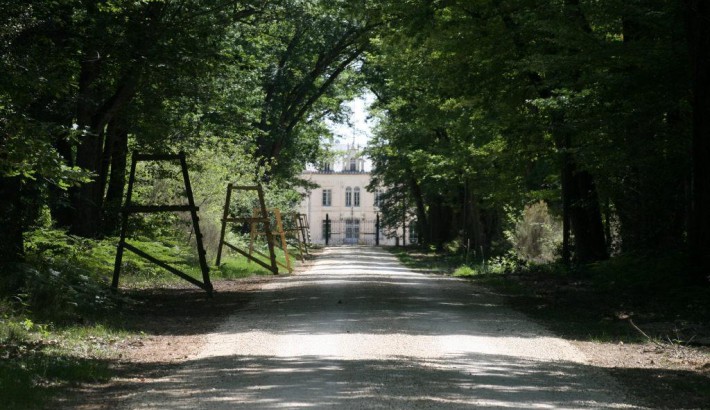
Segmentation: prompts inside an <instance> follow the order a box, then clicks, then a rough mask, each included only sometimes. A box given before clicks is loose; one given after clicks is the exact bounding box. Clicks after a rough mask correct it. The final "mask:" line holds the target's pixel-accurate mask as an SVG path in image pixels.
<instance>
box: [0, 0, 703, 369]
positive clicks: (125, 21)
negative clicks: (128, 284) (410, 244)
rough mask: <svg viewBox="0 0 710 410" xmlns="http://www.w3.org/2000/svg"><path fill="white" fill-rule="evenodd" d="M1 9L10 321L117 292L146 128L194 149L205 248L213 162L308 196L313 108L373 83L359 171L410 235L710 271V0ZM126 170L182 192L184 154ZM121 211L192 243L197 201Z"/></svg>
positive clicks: (108, 306) (281, 194)
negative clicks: (189, 213)
mask: <svg viewBox="0 0 710 410" xmlns="http://www.w3.org/2000/svg"><path fill="white" fill-rule="evenodd" d="M0 17H1V18H0V73H1V75H0V315H2V317H1V318H0V320H2V324H1V325H0V326H2V327H3V330H2V333H0V339H2V340H10V339H12V338H13V337H18V336H17V335H16V333H18V332H19V333H22V329H25V330H27V331H30V330H32V329H33V325H32V323H33V321H34V322H37V323H56V324H59V323H70V322H76V321H77V318H82V319H81V320H85V318H86V317H90V316H91V315H92V314H95V313H96V312H97V311H102V310H105V311H109V312H110V311H113V310H114V309H117V306H119V305H120V298H121V296H120V295H119V296H117V295H115V294H113V293H111V292H110V291H109V289H108V283H109V280H110V273H111V272H112V269H113V266H112V264H113V258H114V256H115V246H116V242H117V235H118V231H119V228H120V224H121V206H122V203H123V201H124V199H125V194H126V188H127V178H128V173H129V168H130V164H131V157H132V155H133V153H134V152H140V153H153V154H170V153H172V154H175V153H178V152H185V153H186V155H187V161H188V164H189V168H190V175H191V178H192V187H193V189H194V191H195V200H196V202H197V204H198V205H199V206H200V224H201V225H202V226H201V227H202V230H203V233H204V238H205V246H206V247H207V252H208V258H213V257H214V252H215V249H214V248H215V246H216V241H217V239H216V238H217V237H218V234H219V226H220V218H221V213H222V207H223V205H224V194H225V190H226V186H227V184H228V183H241V184H253V183H260V184H262V185H263V186H264V189H265V191H266V195H267V199H268V202H269V203H270V204H271V206H278V207H281V208H282V209H284V210H289V209H296V207H297V206H298V203H299V201H300V199H301V196H300V195H301V193H302V192H304V190H305V189H308V188H309V187H308V186H307V184H306V183H305V182H304V181H303V180H301V179H300V178H299V175H300V173H301V172H302V171H303V170H304V169H305V167H306V166H307V165H308V164H317V163H319V162H321V161H322V160H323V159H324V158H325V157H326V156H327V155H329V150H328V147H329V144H331V143H332V142H333V140H334V136H333V135H332V131H331V130H330V129H329V127H328V126H327V123H328V122H329V121H333V122H347V119H348V115H349V114H350V113H349V112H348V108H347V107H346V105H345V103H346V102H347V101H350V100H352V99H354V98H357V97H358V96H361V95H363V94H365V93H372V94H374V95H375V97H376V98H375V103H374V104H373V105H372V107H371V108H370V115H371V116H373V117H375V118H377V122H378V125H377V127H376V128H375V130H374V135H373V137H372V140H371V142H370V144H369V146H368V148H367V151H366V152H367V155H368V156H369V157H370V158H371V159H372V161H373V164H374V171H373V179H372V184H371V186H370V189H372V190H375V189H384V190H385V194H384V195H383V197H382V201H383V202H382V218H383V223H384V224H385V226H388V227H390V228H396V227H398V226H400V225H401V224H408V222H407V221H416V223H414V224H411V227H412V229H416V232H417V237H418V238H419V244H418V245H417V247H418V249H422V250H424V251H427V252H435V253H448V254H458V255H464V254H465V262H466V263H467V264H469V265H470V266H471V267H472V269H476V267H475V266H478V265H476V264H481V263H482V264H483V265H484V266H491V264H494V263H497V264H498V266H499V267H500V269H501V271H505V272H511V271H514V272H518V271H524V270H525V269H531V266H538V267H539V266H548V267H554V269H558V270H560V269H561V270H563V271H565V272H571V271H576V270H579V269H586V268H585V267H592V272H595V271H598V270H599V269H604V267H605V266H614V265H613V263H614V262H615V261H624V263H626V262H629V263H631V264H634V263H636V262H639V263H643V266H644V267H653V266H656V267H657V269H658V270H659V271H658V272H655V273H654V274H657V275H659V276H660V277H661V278H662V280H663V281H667V280H670V281H672V282H673V283H678V282H680V283H683V284H684V286H685V285H687V286H690V287H693V288H703V287H705V288H707V286H708V284H709V283H710V282H709V277H710V275H709V274H710V24H708V23H709V22H710V4H709V3H708V2H705V1H702V0H631V1H622V0H599V1H598V0H543V1H539V0H383V1H373V0H176V1H172V0H170V1H169V0H101V1H94V0H51V1H50V0H31V1H20V2H18V1H15V0H0ZM137 175H138V181H139V182H137V186H136V190H135V192H134V200H136V201H142V203H146V204H166V203H175V202H176V201H180V200H181V199H182V198H184V193H183V192H182V185H181V183H182V182H181V180H180V179H179V178H178V176H177V175H179V169H178V168H176V167H174V166H162V165H156V164H146V165H141V166H140V167H139V168H138V170H137ZM310 188H313V187H310ZM403 221H404V222H403ZM407 229H409V226H407ZM131 230H132V232H133V235H134V236H135V237H136V240H137V241H139V243H142V244H143V245H144V246H148V247H151V246H156V247H157V245H156V244H163V245H167V246H168V247H169V248H170V249H172V252H173V254H170V255H169V256H170V257H174V256H175V255H178V256H185V255H186V254H189V253H190V252H193V248H192V247H193V246H194V238H193V236H192V235H191V233H192V232H191V225H190V223H189V218H187V217H183V216H181V215H159V216H156V215H146V216H144V217H141V218H135V219H132V220H131ZM229 234H230V235H232V236H233V237H234V238H237V239H235V240H239V239H238V238H239V237H240V235H241V232H239V231H234V232H230V233H229ZM176 249H177V250H176ZM161 252H162V251H161ZM469 258H470V260H469ZM655 261H662V262H658V263H656V262H655ZM125 263H126V266H125V267H124V270H126V271H128V272H129V276H130V275H134V276H135V277H136V278H138V279H134V280H137V281H140V280H144V279H145V281H147V282H149V283H150V282H152V281H157V280H159V279H157V278H158V277H159V276H161V275H162V274H160V273H156V272H157V271H158V269H157V268H155V267H151V266H148V264H146V263H142V262H138V261H136V260H131V259H129V260H127V261H126V262H125ZM235 263H236V262H235ZM604 264H608V265H604ZM669 265H670V266H671V268H670V269H667V268H668V266H669ZM213 269H214V270H215V271H216V272H215V274H216V275H225V276H228V275H229V272H226V271H225V269H222V270H221V271H220V269H221V268H220V269H217V268H213ZM644 274H645V273H642V275H641V276H644ZM639 286H643V285H639ZM28 321H29V322H28ZM13 329H14V330H13ZM34 329H35V330H36V329H38V328H37V326H35V327H34ZM3 343H5V342H3ZM1 379H2V378H1V377H0V380H1Z"/></svg>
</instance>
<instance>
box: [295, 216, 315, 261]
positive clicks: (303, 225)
mask: <svg viewBox="0 0 710 410" xmlns="http://www.w3.org/2000/svg"><path fill="white" fill-rule="evenodd" d="M295 218H296V221H295V222H296V228H297V229H298V232H297V235H298V236H299V237H298V240H299V241H300V242H301V243H302V244H303V249H304V250H305V253H306V255H308V254H309V253H308V247H309V246H310V245H311V231H310V227H309V226H308V216H307V215H306V214H299V213H297V214H296V215H295Z"/></svg>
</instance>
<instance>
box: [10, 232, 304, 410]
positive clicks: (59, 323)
mask: <svg viewBox="0 0 710 410" xmlns="http://www.w3.org/2000/svg"><path fill="white" fill-rule="evenodd" d="M233 240H238V238H237V239H233ZM117 242H118V240H117V238H107V239H104V240H89V239H84V238H78V237H74V236H71V235H67V234H66V233H64V232H62V231H59V230H56V229H49V228H45V229H37V230H35V231H33V232H30V233H29V234H28V235H27V236H26V257H25V261H24V262H23V263H21V264H15V265H12V266H8V265H5V266H2V268H1V270H2V275H0V398H2V405H1V406H2V408H8V409H13V408H18V409H25V408H44V407H47V403H49V402H51V400H52V398H53V397H56V396H57V394H58V393H60V392H62V391H63V389H65V388H66V387H68V386H75V385H77V384H79V383H84V382H95V381H105V380H108V379H109V378H110V377H111V375H112V371H111V368H110V363H111V361H112V360H114V359H115V355H116V354H117V350H116V349H115V348H114V347H115V346H116V345H117V344H120V343H122V341H125V340H126V339H130V338H133V337H140V334H137V333H136V330H133V331H126V330H124V329H126V328H129V327H127V326H126V322H125V321H126V320H127V318H126V317H124V315H123V311H124V307H126V306H127V305H131V304H135V303H140V302H139V301H136V300H133V299H132V298H131V297H130V296H129V295H130V294H131V292H125V291H119V292H112V291H111V290H110V287H109V284H110V282H111V278H112V275H113V266H114V258H115V256H116V244H117ZM129 242H130V243H131V244H133V245H134V246H136V247H138V248H140V249H142V250H144V251H145V252H147V253H149V254H151V255H153V256H155V257H157V258H158V259H160V260H163V261H165V262H168V263H169V264H170V265H172V266H175V267H177V268H178V269H180V270H182V271H183V272H185V273H187V274H188V275H190V276H193V277H195V278H197V279H200V280H201V279H202V272H201V270H200V268H199V261H198V258H197V253H196V251H195V250H194V249H193V247H192V246H189V245H187V244H186V243H184V242H185V241H180V240H176V239H174V238H171V237H169V236H161V237H156V238H148V237H134V238H132V239H130V240H129ZM263 248H264V247H263V246H261V247H258V248H257V249H258V250H260V251H262V252H264V251H265V249H263ZM277 257H278V259H279V260H280V261H281V262H282V263H283V262H284V261H285V259H284V256H283V254H282V252H280V251H278V250H277ZM294 261H295V255H293V256H292V262H294ZM208 264H209V265H210V276H211V278H212V279H213V281H214V280H218V279H236V278H242V277H247V276H251V275H270V274H271V272H269V271H268V270H266V269H264V268H262V267H261V266H259V265H258V264H256V263H249V262H247V261H246V260H245V259H244V258H242V257H235V256H234V255H230V254H226V255H225V258H224V259H223V264H222V266H220V267H219V268H217V267H215V266H213V265H214V262H213V261H211V260H208ZM165 286H167V287H175V286H185V282H184V281H183V280H182V279H180V278H178V277H177V276H174V275H172V274H170V273H169V272H166V271H165V270H163V269H162V268H160V267H158V266H156V265H154V264H152V263H150V262H148V261H146V260H144V259H141V258H139V257H137V256H135V255H133V254H132V253H130V252H128V251H126V252H125V253H124V258H123V263H122V269H121V277H120V288H121V289H125V288H130V289H146V288H155V287H165ZM188 286H191V285H188Z"/></svg>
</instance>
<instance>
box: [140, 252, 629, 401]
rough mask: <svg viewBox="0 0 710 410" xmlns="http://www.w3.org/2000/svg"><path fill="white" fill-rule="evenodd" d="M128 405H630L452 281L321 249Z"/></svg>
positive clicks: (599, 378) (539, 336) (559, 350)
mask: <svg viewBox="0 0 710 410" xmlns="http://www.w3.org/2000/svg"><path fill="white" fill-rule="evenodd" d="M126 405H127V407H128V408H172V409H188V408H190V409H192V408H209V409H222V408H223V409H233V408H245V409H247V408H248V409H254V408H345V409H348V408H368V409H369V408H406V409H410V408H433V409H455V408H472V407H482V408H496V407H500V408H526V409H527V408H628V407H633V406H632V405H631V401H630V399H628V398H627V397H625V395H624V394H623V392H622V391H620V389H619V388H618V386H616V385H615V384H614V382H613V381H612V380H611V379H610V378H609V377H607V376H606V375H605V374H604V373H602V372H601V371H600V370H598V369H597V368H595V367H592V366H589V365H587V364H585V358H584V357H583V355H582V354H581V353H580V352H579V351H578V350H576V349H575V348H574V347H572V346H571V345H570V344H569V343H567V342H565V341H563V340H561V339H557V338H555V337H553V336H551V335H550V334H548V333H547V332H546V331H545V330H544V329H542V328H540V327H539V326H537V325H535V324H534V323H532V322H530V321H529V320H528V319H526V318H525V317H524V316H522V315H520V314H518V313H516V312H513V311H511V310H509V309H508V308H506V307H504V306H502V305H501V301H500V300H499V299H498V298H497V297H496V296H495V295H491V294H489V293H487V292H486V291H484V290H482V289H479V288H476V287H473V286H471V285H469V284H468V283H465V282H462V281H460V280H457V279H453V278H448V277H442V276H436V275H425V274H422V273H415V272H412V271H410V270H409V269H407V268H404V267H403V266H402V265H400V264H399V263H398V261H397V260H396V259H395V258H394V257H393V256H391V255H390V254H388V253H387V252H385V251H383V250H380V249H376V248H362V247H341V248H329V249H327V250H326V251H325V252H324V253H323V254H322V255H321V256H320V257H319V259H318V260H317V261H316V263H315V264H314V266H313V267H312V268H311V269H310V270H308V271H307V272H305V273H303V274H300V275H297V276H292V277H283V278H278V279H277V280H275V281H273V282H271V283H269V284H267V285H266V286H265V288H264V289H263V290H262V291H261V292H260V293H259V294H258V295H257V297H256V298H255V299H254V300H253V302H252V303H250V304H249V305H248V306H246V307H245V308H244V309H242V310H239V311H237V312H234V314H233V315H232V316H231V318H230V319H229V320H228V321H227V322H226V323H224V325H223V326H222V327H221V328H219V329H218V330H217V331H216V332H214V333H212V334H210V335H209V336H208V341H207V344H206V346H205V348H204V349H203V351H202V352H201V353H200V354H199V355H198V356H197V357H196V358H194V359H192V360H190V361H188V362H186V363H185V364H184V365H183V366H181V367H180V368H179V369H178V370H177V371H175V372H173V373H172V374H170V375H168V376H165V377H162V378H158V379H155V380H152V381H151V380H149V381H147V382H146V384H145V388H144V389H142V390H141V391H137V392H135V394H133V395H132V396H131V397H130V400H129V401H128V402H127V403H126Z"/></svg>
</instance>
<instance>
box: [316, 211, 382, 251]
mask: <svg viewBox="0 0 710 410" xmlns="http://www.w3.org/2000/svg"><path fill="white" fill-rule="evenodd" d="M328 224H329V226H328V229H327V231H328V241H327V243H328V244H329V245H377V244H378V241H377V239H376V235H377V221H376V220H371V219H364V218H341V219H329V220H328ZM323 232H324V234H325V232H326V222H325V221H323ZM380 240H384V236H383V233H382V232H381V231H380Z"/></svg>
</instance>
